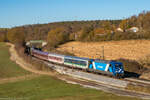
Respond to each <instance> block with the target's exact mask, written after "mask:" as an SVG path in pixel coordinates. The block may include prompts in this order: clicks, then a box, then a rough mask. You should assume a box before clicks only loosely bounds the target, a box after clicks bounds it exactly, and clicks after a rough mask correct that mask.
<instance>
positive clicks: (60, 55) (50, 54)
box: [49, 53, 65, 57]
mask: <svg viewBox="0 0 150 100" xmlns="http://www.w3.org/2000/svg"><path fill="white" fill-rule="evenodd" d="M49 55H54V56H61V57H64V56H65V55H61V54H56V53H49Z"/></svg>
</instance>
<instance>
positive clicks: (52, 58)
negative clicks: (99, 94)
mask: <svg viewBox="0 0 150 100" xmlns="http://www.w3.org/2000/svg"><path fill="white" fill-rule="evenodd" d="M31 55H32V56H35V57H37V58H40V59H43V60H47V61H49V62H53V63H58V64H63V65H66V66H69V67H72V68H78V69H85V70H87V71H91V72H97V73H101V74H106V75H110V76H115V77H123V76H124V68H123V64H122V63H121V62H117V61H107V60H100V59H90V58H81V57H74V56H65V55H59V54H55V53H48V52H42V51H39V50H36V49H34V48H31Z"/></svg>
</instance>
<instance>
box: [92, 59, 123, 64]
mask: <svg viewBox="0 0 150 100" xmlns="http://www.w3.org/2000/svg"><path fill="white" fill-rule="evenodd" d="M94 61H95V62H100V63H106V64H110V63H121V62H118V61H115V60H101V59H95V60H94Z"/></svg>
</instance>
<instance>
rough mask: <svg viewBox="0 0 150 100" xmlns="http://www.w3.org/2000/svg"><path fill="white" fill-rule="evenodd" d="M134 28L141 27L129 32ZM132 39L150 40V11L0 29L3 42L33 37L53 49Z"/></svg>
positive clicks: (18, 41) (20, 42)
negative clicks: (71, 43)
mask: <svg viewBox="0 0 150 100" xmlns="http://www.w3.org/2000/svg"><path fill="white" fill-rule="evenodd" d="M132 27H137V28H138V29H139V31H138V32H133V31H128V29H130V28H132ZM117 28H121V29H122V31H118V30H117ZM129 39H150V11H147V12H146V11H143V12H142V13H140V14H139V15H134V16H131V17H129V18H126V19H121V20H93V21H66V22H54V23H48V24H33V25H24V26H19V27H13V28H0V42H3V41H4V42H5V41H6V42H7V41H9V42H12V43H14V44H19V45H22V44H24V43H25V42H26V41H29V40H46V41H47V42H48V47H51V48H55V47H57V46H58V45H60V44H63V43H65V42H68V41H82V42H91V41H93V42H94V41H111V40H116V41H118V40H129Z"/></svg>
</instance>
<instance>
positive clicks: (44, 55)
mask: <svg viewBox="0 0 150 100" xmlns="http://www.w3.org/2000/svg"><path fill="white" fill-rule="evenodd" d="M32 55H34V56H35V57H38V58H40V59H43V60H48V52H42V51H39V50H35V49H33V50H32Z"/></svg>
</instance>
